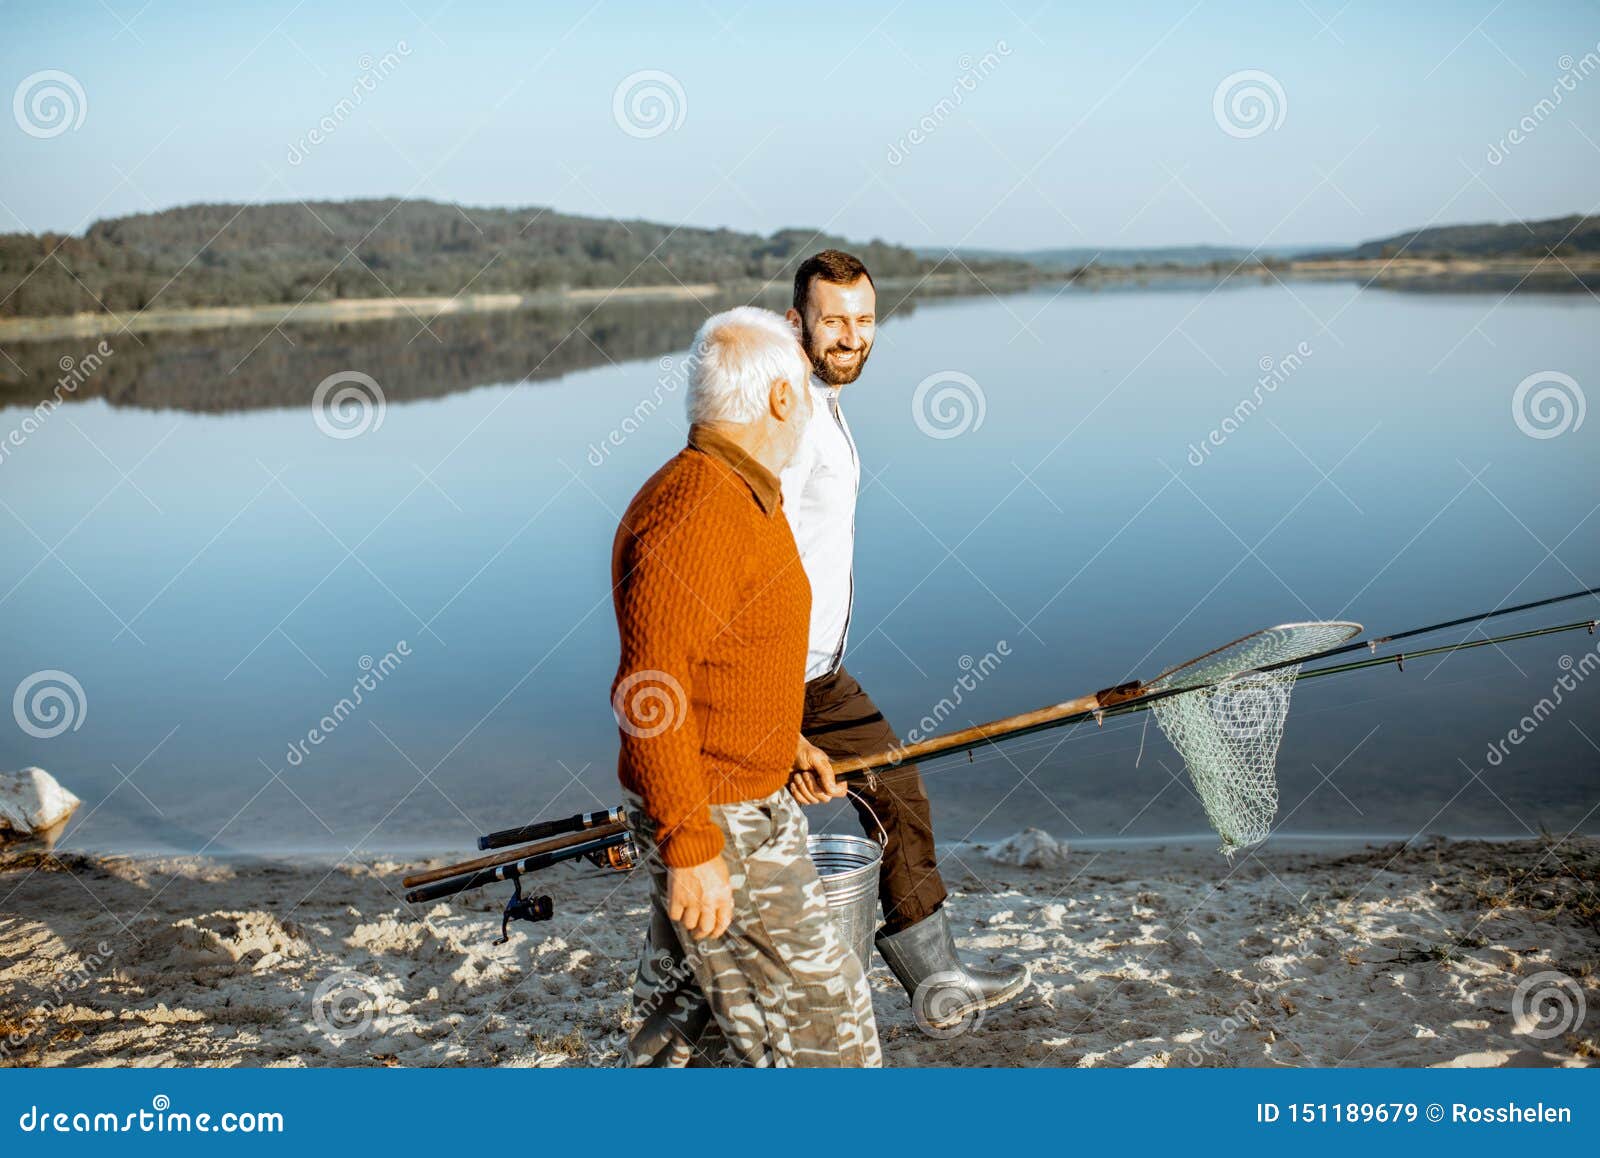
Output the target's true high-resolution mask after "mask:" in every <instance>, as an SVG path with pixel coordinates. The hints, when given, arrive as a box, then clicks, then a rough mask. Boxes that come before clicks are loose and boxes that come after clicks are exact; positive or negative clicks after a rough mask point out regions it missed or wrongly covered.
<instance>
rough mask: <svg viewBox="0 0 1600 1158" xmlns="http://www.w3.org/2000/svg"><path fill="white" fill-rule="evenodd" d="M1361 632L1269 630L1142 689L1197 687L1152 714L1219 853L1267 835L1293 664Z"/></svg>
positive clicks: (1159, 704) (1298, 627) (1318, 627)
mask: <svg viewBox="0 0 1600 1158" xmlns="http://www.w3.org/2000/svg"><path fill="white" fill-rule="evenodd" d="M1360 630H1361V625H1360V624H1356V623H1343V622H1329V623H1291V624H1286V625H1284V626H1282V627H1272V628H1268V629H1267V630H1265V631H1258V632H1256V633H1255V634H1254V635H1247V636H1245V637H1244V638H1243V639H1236V640H1234V641H1233V642H1232V643H1230V644H1228V645H1226V646H1225V647H1220V648H1218V649H1217V650H1216V651H1213V652H1209V653H1207V654H1206V655H1203V656H1201V657H1200V658H1199V659H1195V660H1191V661H1189V662H1188V663H1186V664H1183V665H1181V666H1179V667H1176V668H1172V669H1170V670H1168V671H1165V672H1163V673H1162V674H1161V675H1159V676H1157V677H1156V678H1155V679H1154V680H1152V681H1151V682H1150V683H1149V684H1148V685H1146V687H1145V688H1144V689H1143V690H1144V691H1146V692H1164V691H1174V690H1177V689H1181V688H1193V689H1194V690H1193V691H1186V692H1183V693H1182V694H1179V695H1172V696H1168V697H1167V698H1165V699H1161V700H1157V701H1156V702H1155V703H1153V704H1151V705H1150V710H1151V712H1152V713H1153V714H1154V715H1155V718H1156V724H1157V725H1158V726H1159V727H1160V728H1161V731H1162V734H1163V735H1165V736H1166V737H1167V740H1168V741H1169V742H1170V743H1171V744H1172V746H1173V747H1174V748H1175V749H1177V751H1178V754H1179V755H1180V756H1182V757H1183V762H1184V764H1185V766H1187V767H1188V769H1189V775H1190V777H1191V778H1192V779H1193V780H1194V786H1195V791H1196V792H1197V793H1198V794H1199V796H1200V803H1201V804H1202V805H1203V806H1204V807H1205V810H1206V817H1207V819H1209V820H1210V821H1211V826H1212V827H1213V828H1214V829H1216V831H1217V835H1219V836H1220V837H1221V838H1222V851H1223V852H1225V853H1228V854H1229V855H1232V854H1233V853H1235V852H1238V851H1241V850H1243V849H1248V848H1250V847H1252V846H1254V845H1257V844H1260V843H1261V842H1262V841H1264V840H1266V839H1267V835H1268V834H1269V833H1270V832H1271V829H1272V818H1273V817H1274V816H1275V815H1277V811H1278V778H1277V773H1276V769H1277V761H1278V745H1279V744H1280V743H1281V742H1282V741H1283V725H1284V721H1285V720H1286V719H1287V718H1288V715H1289V694H1290V691H1291V690H1292V689H1293V687H1294V681H1295V679H1296V677H1297V676H1298V675H1299V674H1300V664H1299V663H1298V662H1295V661H1297V660H1301V659H1304V658H1305V657H1306V656H1309V655H1313V654H1315V653H1316V652H1319V651H1323V650H1325V649H1327V648H1330V647H1336V646H1337V645H1339V644H1341V643H1343V642H1345V641H1346V640H1348V639H1350V638H1351V637H1352V636H1354V635H1355V634H1356V633H1357V632H1359V631H1360ZM1279 664H1284V665H1286V666H1282V667H1278V666H1277V665H1279ZM1262 668H1273V669H1274V670H1272V671H1262V670H1260V669H1262Z"/></svg>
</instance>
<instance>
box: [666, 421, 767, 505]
mask: <svg viewBox="0 0 1600 1158" xmlns="http://www.w3.org/2000/svg"><path fill="white" fill-rule="evenodd" d="M689 445H690V446H692V447H694V448H695V449H696V450H698V451H700V453H702V454H706V455H709V456H711V457H712V458H715V459H718V460H720V461H721V462H722V463H723V464H724V465H725V466H728V467H729V468H731V469H732V470H733V471H734V473H735V474H737V475H738V476H739V477H740V478H742V479H744V481H745V485H747V486H748V487H749V488H750V493H751V494H752V495H754V496H755V500H756V502H757V504H759V505H760V507H761V510H762V512H763V513H764V514H767V515H771V514H772V512H773V511H775V510H777V509H778V503H779V501H780V499H781V498H782V496H783V491H782V489H781V487H780V484H779V482H778V476H777V475H775V474H773V473H772V472H771V471H770V470H768V469H767V468H766V467H764V466H762V465H761V464H760V463H759V462H757V461H756V460H755V459H754V458H752V457H750V455H748V454H746V453H745V450H744V447H742V446H740V445H739V444H738V443H737V442H735V441H733V439H731V438H729V437H728V436H727V435H726V434H721V433H719V432H718V431H716V430H714V429H712V428H711V427H709V426H706V425H704V424H703V423H699V422H697V423H695V424H694V425H693V426H691V427H689Z"/></svg>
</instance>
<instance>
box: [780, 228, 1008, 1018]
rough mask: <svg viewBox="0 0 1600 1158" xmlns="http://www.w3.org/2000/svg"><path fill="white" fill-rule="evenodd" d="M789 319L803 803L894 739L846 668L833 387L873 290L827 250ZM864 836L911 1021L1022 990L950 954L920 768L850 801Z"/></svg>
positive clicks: (861, 346)
mask: <svg viewBox="0 0 1600 1158" xmlns="http://www.w3.org/2000/svg"><path fill="white" fill-rule="evenodd" d="M793 301H794V304H793V307H792V308H791V309H790V310H789V315H788V316H789V323H790V325H792V326H793V327H794V329H795V332H796V333H798V334H799V335H800V342H801V345H803V346H804V347H805V351H806V355H807V356H808V357H809V358H810V361H811V368H812V370H813V372H814V374H813V376H812V378H811V383H810V386H811V396H812V402H813V405H814V406H815V408H816V416H815V419H814V420H813V421H812V422H811V423H810V424H809V426H808V427H807V428H806V436H805V439H804V440H803V441H802V443H801V446H800V448H799V451H798V452H797V454H796V455H795V458H794V461H793V462H792V463H791V464H790V465H789V467H788V468H787V469H786V470H785V471H784V472H783V475H782V480H783V497H784V506H785V509H786V510H787V511H788V514H789V520H790V522H791V523H792V524H793V525H794V535H795V540H796V541H797V542H798V544H799V547H800V555H801V558H802V560H803V561H804V563H805V569H806V575H807V577H808V578H809V579H810V581H811V642H810V646H809V653H808V655H807V659H806V680H807V683H806V704H805V720H804V723H803V724H802V725H801V728H802V731H803V732H804V733H805V736H806V737H807V739H808V740H810V741H811V742H812V743H814V744H815V745H816V747H815V748H812V747H811V745H810V744H806V745H803V746H802V749H801V753H800V756H799V759H798V761H797V767H799V768H800V769H801V770H800V771H798V772H797V773H796V775H795V780H794V793H795V797H796V799H798V800H800V801H801V803H803V804H817V803H821V802H822V801H823V800H826V799H829V798H830V797H836V796H841V795H843V794H844V788H843V787H842V786H841V785H838V784H837V783H836V782H835V781H834V779H833V775H832V769H831V767H830V764H829V758H830V757H831V758H835V759H837V758H841V757H846V756H863V755H867V754H869V753H874V752H885V751H887V750H889V749H890V748H892V747H894V746H895V745H896V744H897V743H898V740H897V739H896V737H895V732H894V729H893V728H892V727H890V726H889V722H888V721H887V720H886V719H884V716H883V713H882V712H880V711H879V710H878V708H877V705H875V704H874V703H873V702H872V699H871V697H870V696H868V695H867V693H866V692H865V691H863V690H862V687H861V685H860V684H859V683H857V682H856V680H855V678H854V677H853V676H851V675H850V673H849V672H848V671H846V670H845V668H844V649H845V639H846V637H847V636H848V635H849V632H850V614H851V608H852V606H853V604H854V601H855V573H854V555H855V536H856V494H857V491H858V490H859V489H860V486H861V463H860V460H859V459H858V458H857V456H856V444H855V439H854V438H852V437H851V435H850V427H849V426H848V425H847V424H846V423H845V420H844V412H843V411H842V410H841V409H840V406H839V403H840V394H841V390H842V388H843V387H845V386H848V385H850V384H851V383H852V382H854V381H855V380H856V379H857V378H859V377H860V376H861V371H862V370H863V369H864V368H865V367H866V364H867V358H868V356H869V355H870V354H871V353H872V342H873V338H874V336H875V334H876V329H877V291H876V289H875V288H874V286H873V284H872V276H871V275H870V274H869V273H868V272H867V268H866V266H864V265H862V264H861V262H860V260H858V259H857V258H855V257H852V256H851V255H850V254H848V253H841V252H839V251H838V250H836V249H826V250H823V251H822V252H821V253H817V254H814V255H812V256H811V257H809V258H807V259H806V260H805V261H804V262H803V263H801V265H800V268H799V269H798V270H797V271H796V273H795V278H794V299H793ZM852 803H854V804H855V806H856V811H857V812H858V813H860V815H861V821H862V824H863V826H864V827H865V828H866V830H867V832H868V833H869V834H874V833H876V831H877V827H878V824H877V822H878V821H879V820H881V821H882V823H883V826H884V829H885V831H886V832H887V835H888V837H889V842H888V845H887V847H886V848H885V849H884V856H883V870H882V873H881V874H880V876H879V880H878V895H879V900H880V903H881V904H882V907H883V917H884V925H883V928H882V929H881V930H880V931H879V933H878V937H877V944H878V952H880V953H881V954H883V959H884V960H885V961H887V962H888V963H889V968H890V969H891V970H892V971H893V973H894V975H895V977H896V978H897V979H898V980H899V981H900V984H901V985H902V986H904V987H905V990H906V993H907V994H909V995H910V997H911V1007H912V1011H913V1013H914V1014H915V1015H916V1019H917V1023H918V1025H920V1026H921V1027H922V1028H923V1029H924V1030H930V1031H934V1032H937V1031H940V1030H946V1029H949V1028H951V1027H953V1026H956V1025H960V1024H962V1023H963V1022H964V1021H965V1020H966V1019H967V1018H970V1017H972V1016H973V1015H975V1014H976V1013H978V1012H979V1011H981V1010H984V1009H990V1008H993V1007H994V1006H996V1005H1000V1004H1002V1003H1003V1002H1006V1001H1010V1000H1011V999H1012V998H1013V997H1015V996H1017V994H1019V993H1021V992H1022V991H1023V989H1024V988H1025V987H1026V986H1027V983H1028V973H1027V970H1026V969H1024V968H1023V967H1021V966H1019V965H1011V964H1003V965H1002V966H1001V967H1000V968H997V969H986V968H982V967H978V966H969V965H965V964H963V963H962V961H961V959H960V958H959V957H957V956H956V944H955V939H954V937H953V936H952V934H951V931H950V918H949V916H948V915H947V914H946V913H945V911H944V908H943V905H944V900H945V888H944V881H943V880H942V879H941V878H940V876H939V864H938V858H937V856H936V855H935V853H934V843H933V821H932V819H931V817H930V815H929V807H928V794H927V791H926V790H925V789H924V788H923V786H922V776H921V774H920V773H919V772H918V771H917V768H916V765H914V764H911V765H906V766H904V767H901V768H897V769H895V770H894V771H892V772H886V773H882V774H880V775H879V776H878V777H877V779H876V781H875V782H873V783H869V784H868V785H866V786H865V787H864V788H863V789H861V790H860V793H859V795H858V796H857V797H856V798H855V799H854V800H853V801H852Z"/></svg>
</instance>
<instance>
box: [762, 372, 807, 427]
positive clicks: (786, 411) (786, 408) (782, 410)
mask: <svg viewBox="0 0 1600 1158" xmlns="http://www.w3.org/2000/svg"><path fill="white" fill-rule="evenodd" d="M767 406H768V408H769V409H770V410H771V411H772V417H774V418H776V419H777V420H778V421H779V422H787V421H789V419H790V418H791V417H793V415H794V413H795V411H796V410H797V409H799V407H800V392H799V391H798V390H796V389H795V387H794V385H793V384H792V383H790V381H789V380H788V379H787V378H779V379H778V380H777V381H775V382H774V383H773V384H772V390H771V391H770V392H769V393H768V395H767Z"/></svg>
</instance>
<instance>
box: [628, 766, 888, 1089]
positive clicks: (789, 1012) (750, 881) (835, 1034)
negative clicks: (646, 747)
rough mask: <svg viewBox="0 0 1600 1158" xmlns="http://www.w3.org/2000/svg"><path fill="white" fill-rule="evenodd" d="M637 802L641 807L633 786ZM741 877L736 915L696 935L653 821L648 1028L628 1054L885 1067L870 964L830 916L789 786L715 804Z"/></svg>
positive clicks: (642, 993)
mask: <svg viewBox="0 0 1600 1158" xmlns="http://www.w3.org/2000/svg"><path fill="white" fill-rule="evenodd" d="M627 805H628V811H629V813H630V814H631V815H633V816H642V815H643V811H642V809H641V808H640V802H639V801H638V800H637V799H636V798H633V797H632V796H631V794H630V795H629V798H628V801H627ZM711 819H712V820H713V821H714V822H715V823H716V825H717V827H718V828H720V829H722V834H723V838H724V845H723V850H722V859H723V861H724V862H725V863H726V864H727V866H728V875H729V877H730V878H731V880H732V883H733V923H732V924H731V925H730V926H729V927H728V931H727V932H726V933H724V934H723V935H722V936H721V937H718V938H715V939H708V940H704V941H699V940H696V939H695V938H694V937H693V936H692V935H691V934H690V933H688V932H687V931H686V930H685V929H684V928H683V926H682V925H680V924H678V923H676V922H674V921H672V920H671V919H670V918H669V917H668V916H667V909H666V900H667V874H666V869H665V867H663V866H662V865H661V863H660V860H659V859H658V858H656V857H655V856H653V855H652V853H653V851H654V847H653V842H652V841H651V839H650V833H649V832H648V831H645V830H646V829H648V827H649V826H648V825H647V824H644V825H636V826H635V834H634V839H635V840H636V841H637V843H638V845H639V852H640V854H641V857H642V859H643V860H644V861H645V863H646V864H648V865H649V866H650V883H651V896H650V932H649V935H648V936H647V937H646V939H645V946H644V954H643V956H642V957H641V958H640V960H639V973H638V977H637V979H636V980H635V982H634V986H633V1009H634V1015H635V1016H636V1017H637V1018H638V1019H639V1023H640V1024H639V1027H638V1029H637V1030H635V1031H634V1034H633V1038H632V1040H631V1041H629V1043H628V1059H627V1060H628V1064H629V1065H634V1066H685V1065H689V1064H690V1063H691V1062H693V1063H695V1064H700V1065H705V1064H711V1065H715V1064H721V1063H730V1064H734V1065H744V1066H878V1065H882V1064H883V1059H882V1055H881V1054H880V1053H879V1050H878V1026H877V1022H876V1021H874V1020H873V1016H872V996H871V993H870V992H869V991H868V989H867V983H866V979H865V977H864V976H863V974H862V971H861V963H860V962H859V961H858V960H857V959H856V956H855V954H854V953H852V952H851V951H850V950H849V948H848V947H846V945H845V944H844V942H843V940H841V939H840V937H839V934H838V931H837V929H836V928H835V926H834V923H833V921H832V919H831V918H830V917H829V916H828V911H827V903H826V901H825V899H824V896H823V891H822V883H821V882H820V881H819V880H818V879H817V873H816V869H815V868H814V867H813V866H812V863H811V858H810V857H808V856H807V855H806V833H807V825H806V818H805V813H803V812H802V811H801V810H800V806H799V805H797V804H796V803H795V802H794V801H793V800H792V799H791V798H790V796H789V794H788V792H787V791H779V792H775V793H773V795H771V796H768V797H767V798H766V799H764V800H749V801H744V802H742V803H739V804H720V805H718V804H714V805H712V806H711Z"/></svg>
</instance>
